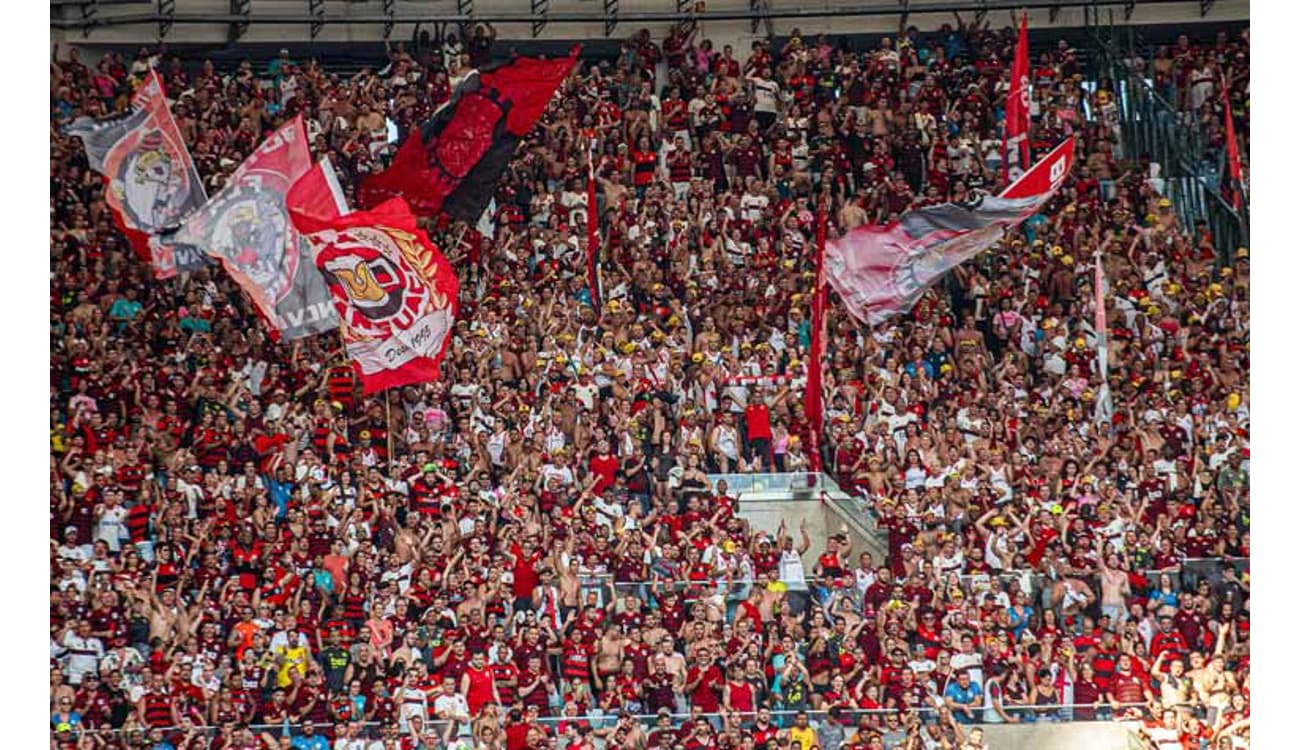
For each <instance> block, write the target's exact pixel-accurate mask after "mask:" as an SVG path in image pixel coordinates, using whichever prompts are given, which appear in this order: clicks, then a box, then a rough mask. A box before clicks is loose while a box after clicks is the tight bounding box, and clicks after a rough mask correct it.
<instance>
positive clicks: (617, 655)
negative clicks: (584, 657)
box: [591, 622, 627, 690]
mask: <svg viewBox="0 0 1300 750" xmlns="http://www.w3.org/2000/svg"><path fill="white" fill-rule="evenodd" d="M626 640H627V639H626V638H624V637H623V634H622V633H620V632H619V630H618V625H616V624H615V623H613V622H610V623H608V624H607V625H605V632H604V633H602V634H601V636H600V638H598V639H597V640H596V653H595V654H593V655H592V657H591V672H592V674H594V675H595V676H596V689H597V690H604V689H605V683H606V681H607V680H611V679H613V678H614V677H615V676H616V675H617V674H618V673H619V671H620V670H621V669H622V667H623V644H624V643H625V642H626Z"/></svg>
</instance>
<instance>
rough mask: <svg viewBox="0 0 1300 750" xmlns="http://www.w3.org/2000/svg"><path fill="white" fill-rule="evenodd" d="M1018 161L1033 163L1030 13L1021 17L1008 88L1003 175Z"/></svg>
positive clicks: (1003, 143) (1020, 166) (1022, 164)
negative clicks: (1030, 125) (1030, 93)
mask: <svg viewBox="0 0 1300 750" xmlns="http://www.w3.org/2000/svg"><path fill="white" fill-rule="evenodd" d="M1013 161H1014V163H1015V165H1016V166H1017V167H1019V168H1020V169H1024V168H1025V165H1027V164H1029V14H1027V13H1026V14H1025V15H1023V16H1021V17H1020V39H1019V40H1018V41H1017V42H1016V59H1015V60H1014V61H1012V63H1011V90H1010V91H1008V92H1007V106H1006V125H1005V129H1004V130H1003V137H1002V179H1003V181H1006V180H1007V179H1008V175H1009V174H1010V171H1011V164H1012V163H1013Z"/></svg>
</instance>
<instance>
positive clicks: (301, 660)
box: [275, 646, 307, 687]
mask: <svg viewBox="0 0 1300 750" xmlns="http://www.w3.org/2000/svg"><path fill="white" fill-rule="evenodd" d="M280 653H281V654H283V655H284V663H283V664H282V665H281V666H280V671H279V672H277V673H276V675H275V684H276V685H278V686H279V687H289V686H290V685H292V684H293V678H291V677H290V676H289V670H291V669H296V670H298V676H299V677H304V676H306V674H307V649H306V648H303V647H301V646H300V647H298V648H286V649H283V650H282V651H281V652H280Z"/></svg>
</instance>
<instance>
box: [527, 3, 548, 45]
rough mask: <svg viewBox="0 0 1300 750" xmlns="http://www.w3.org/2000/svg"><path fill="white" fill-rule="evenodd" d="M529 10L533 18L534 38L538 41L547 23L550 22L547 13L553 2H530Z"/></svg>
mask: <svg viewBox="0 0 1300 750" xmlns="http://www.w3.org/2000/svg"><path fill="white" fill-rule="evenodd" d="M528 8H529V12H530V13H531V14H532V16H533V38H534V39H536V38H537V37H538V36H539V35H540V34H541V33H542V29H545V28H546V22H547V21H548V20H550V19H548V18H547V17H546V13H547V11H549V10H550V9H551V0H529V5H528Z"/></svg>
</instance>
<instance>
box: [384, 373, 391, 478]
mask: <svg viewBox="0 0 1300 750" xmlns="http://www.w3.org/2000/svg"><path fill="white" fill-rule="evenodd" d="M390 390H391V389H389V388H385V389H384V420H385V422H387V424H388V427H387V428H385V429H384V435H385V436H387V438H388V478H389V479H392V478H393V407H392V404H391V403H390V402H389V399H388V392H389V391H390Z"/></svg>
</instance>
